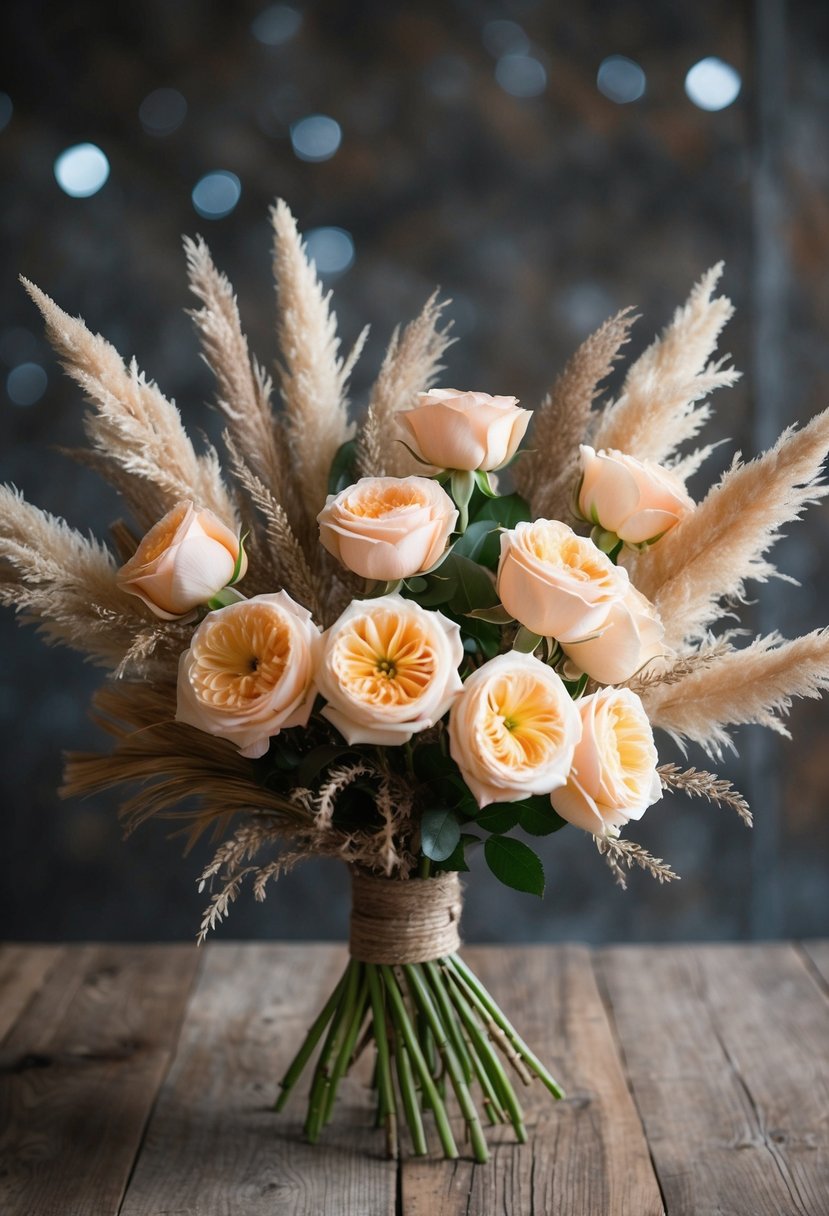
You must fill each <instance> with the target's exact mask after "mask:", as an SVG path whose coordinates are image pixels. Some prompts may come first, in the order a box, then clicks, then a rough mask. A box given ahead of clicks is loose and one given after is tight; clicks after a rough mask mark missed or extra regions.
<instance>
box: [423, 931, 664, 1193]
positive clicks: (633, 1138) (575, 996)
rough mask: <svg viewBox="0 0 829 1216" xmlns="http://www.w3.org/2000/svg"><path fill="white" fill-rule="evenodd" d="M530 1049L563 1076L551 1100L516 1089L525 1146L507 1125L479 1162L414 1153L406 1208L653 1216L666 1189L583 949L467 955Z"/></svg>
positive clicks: (538, 1089) (534, 1090) (536, 1089)
mask: <svg viewBox="0 0 829 1216" xmlns="http://www.w3.org/2000/svg"><path fill="white" fill-rule="evenodd" d="M464 957H465V958H466V959H467V961H468V962H469V964H470V966H471V967H473V969H474V970H475V971H476V972H477V974H478V975H479V976H480V978H481V980H482V981H483V982H484V984H486V986H487V987H488V988H489V989H490V991H491V992H492V994H493V996H495V998H496V999H497V1000H498V1001H499V1003H500V1004H501V1006H502V1008H503V1009H504V1012H505V1013H506V1014H507V1016H508V1017H509V1018H510V1019H511V1020H512V1021H513V1022H514V1023H515V1025H516V1028H517V1029H518V1030H519V1032H520V1033H521V1034H522V1035H523V1037H524V1038H525V1039H526V1040H527V1042H528V1043H529V1045H530V1046H531V1047H532V1048H533V1049H534V1050H536V1051H537V1052H538V1054H539V1055H540V1056H541V1058H542V1059H543V1060H544V1061H545V1063H546V1064H547V1065H548V1067H550V1069H551V1071H552V1072H553V1074H554V1075H555V1076H557V1077H558V1079H559V1080H560V1081H561V1082H562V1084H563V1085H564V1087H565V1089H566V1090H567V1093H568V1097H567V1099H566V1100H565V1101H563V1102H555V1101H554V1100H553V1099H552V1098H551V1097H550V1095H549V1094H548V1093H547V1091H546V1090H545V1089H544V1088H543V1087H542V1086H541V1085H540V1084H539V1083H536V1084H535V1085H533V1086H532V1087H531V1088H530V1089H528V1090H525V1089H523V1087H521V1092H520V1094H519V1099H520V1101H521V1102H522V1105H524V1106H525V1109H526V1111H527V1128H528V1131H529V1134H530V1139H529V1142H528V1143H527V1144H524V1145H519V1144H516V1143H515V1141H514V1139H513V1137H512V1136H511V1134H510V1130H511V1129H507V1128H503V1129H502V1128H499V1129H498V1130H497V1132H495V1131H493V1132H492V1134H491V1135H490V1132H489V1129H487V1136H488V1137H489V1139H490V1142H491V1145H492V1160H491V1161H490V1163H489V1164H488V1165H485V1166H476V1165H474V1164H473V1163H472V1161H471V1159H470V1158H469V1155H468V1150H467V1153H466V1154H465V1155H464V1157H463V1159H462V1160H460V1161H457V1162H446V1161H440V1160H423V1159H416V1160H407V1161H405V1162H404V1163H403V1166H402V1192H403V1211H404V1213H405V1214H406V1216H455V1214H458V1216H459V1214H460V1213H464V1216H465V1214H467V1213H475V1214H476V1216H477V1214H478V1213H480V1214H481V1216H483V1214H487V1216H489V1213H495V1212H504V1213H510V1214H512V1213H514V1214H515V1216H523V1214H524V1213H530V1212H536V1213H544V1216H557V1214H559V1213H560V1214H561V1216H574V1214H575V1213H608V1214H609V1213H613V1216H657V1214H659V1213H662V1212H663V1206H662V1200H661V1197H660V1194H659V1188H658V1186H657V1183H656V1179H655V1176H654V1173H653V1169H652V1167H651V1164H650V1158H649V1154H648V1148H647V1144H646V1141H645V1136H644V1132H643V1131H642V1127H641V1124H640V1122H639V1118H638V1116H637V1114H636V1110H635V1107H634V1105H633V1101H632V1100H631V1097H630V1094H629V1092H628V1089H627V1085H626V1082H625V1079H624V1074H623V1071H622V1067H621V1063H620V1060H619V1056H618V1053H617V1050H616V1046H615V1043H614V1039H613V1035H612V1032H611V1027H610V1024H609V1022H608V1018H607V1014H606V1012H605V1008H604V1006H603V1004H602V1000H601V997H600V995H599V992H598V989H597V986H596V981H595V977H594V974H593V969H592V965H591V960H590V953H589V951H588V950H586V949H585V948H584V947H579V946H563V947H554V948H553V947H547V946H544V947H523V948H518V947H500V948H493V947H491V948H484V949H481V948H478V949H470V950H468V951H464Z"/></svg>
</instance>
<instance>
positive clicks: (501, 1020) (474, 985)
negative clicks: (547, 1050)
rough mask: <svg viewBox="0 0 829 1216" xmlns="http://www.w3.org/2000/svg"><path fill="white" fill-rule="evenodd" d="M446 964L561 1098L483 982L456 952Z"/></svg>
mask: <svg viewBox="0 0 829 1216" xmlns="http://www.w3.org/2000/svg"><path fill="white" fill-rule="evenodd" d="M444 963H445V965H446V966H449V967H452V968H453V969H454V970H455V972H456V973H457V974H459V975H460V976H461V977H462V978H463V979H464V980H465V981H466V984H467V986H468V988H469V989H471V991H472V993H473V994H474V995H475V997H476V998H477V1003H478V1004H479V1005H480V1006H481V1007H482V1008H483V1009H484V1010H485V1011H486V1012H487V1013H488V1014H489V1015H490V1017H491V1018H492V1020H493V1021H494V1022H495V1024H496V1026H500V1028H501V1030H503V1032H504V1034H505V1035H506V1037H507V1040H508V1041H509V1042H510V1043H511V1044H512V1046H513V1047H514V1048H515V1050H516V1051H517V1052H518V1054H519V1056H520V1057H521V1059H522V1060H523V1061H524V1062H525V1064H527V1065H528V1066H529V1067H530V1068H531V1069H532V1071H533V1072H534V1073H535V1075H536V1076H537V1077H538V1079H539V1080H540V1081H541V1082H542V1084H543V1085H545V1086H546V1087H547V1089H549V1091H550V1093H551V1094H552V1095H553V1097H554V1098H563V1097H564V1090H563V1089H562V1088H561V1086H560V1085H559V1083H558V1081H556V1080H555V1079H554V1077H552V1076H551V1075H550V1073H549V1072H548V1071H547V1069H546V1068H545V1067H544V1065H543V1064H542V1063H541V1061H540V1060H539V1058H538V1056H537V1055H536V1054H535V1053H534V1052H533V1051H531V1050H530V1048H529V1047H528V1046H527V1044H526V1043H525V1042H524V1040H523V1039H522V1038H521V1036H520V1035H519V1034H518V1031H517V1030H516V1029H515V1027H514V1026H513V1025H512V1023H511V1022H510V1021H509V1019H508V1018H507V1017H506V1015H505V1014H503V1013H502V1012H501V1010H500V1009H499V1008H498V1006H497V1005H496V1003H495V1001H494V1000H493V999H492V997H491V996H490V995H489V993H488V992H487V990H486V988H484V986H483V984H482V983H481V982H480V980H479V979H478V978H477V976H476V975H474V973H473V972H472V971H470V970H469V968H468V967H467V965H466V963H464V962H463V960H462V959H461V958H460V956H459V955H457V954H450V955H448V957H447V958H446V959H445V960H444Z"/></svg>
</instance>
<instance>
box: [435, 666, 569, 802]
mask: <svg viewBox="0 0 829 1216" xmlns="http://www.w3.org/2000/svg"><path fill="white" fill-rule="evenodd" d="M580 737H581V719H580V717H579V713H578V710H577V709H576V706H575V704H574V703H573V701H572V700H571V698H570V696H569V694H568V692H567V689H566V688H565V687H564V684H563V682H562V681H561V679H560V678H559V677H558V676H557V675H556V673H555V672H554V671H553V670H552V669H551V668H550V667H548V666H547V665H546V664H545V663H542V662H541V661H540V660H539V659H536V658H534V657H533V656H532V655H529V654H518V653H517V652H512V653H510V654H501V655H498V657H497V658H495V659H490V661H489V662H488V663H484V665H483V667H479V668H478V670H477V671H476V672H474V673H473V674H472V675H471V676H470V677H469V679H468V680H467V681H466V683H465V684H464V686H463V692H462V694H461V695H460V697H459V698H458V699H457V701H456V702H455V704H454V705H453V706H452V712H451V714H450V716H449V749H450V751H451V753H452V758H453V760H454V761H455V763H456V764H457V766H458V768H459V769H460V771H461V774H462V776H463V779H464V781H465V782H466V784H467V785H468V786H469V788H470V790H471V791H472V793H473V794H474V796H475V799H476V801H477V803H478V805H479V806H481V807H485V806H488V805H489V803H491V802H517V801H518V800H519V799H521V798H526V797H528V796H529V795H530V794H549V793H550V792H551V791H552V790H554V789H557V788H558V787H559V786H561V785H564V783H565V781H566V780H567V774H568V773H569V771H570V764H571V762H572V759H573V751H574V749H575V746H576V744H577V743H578V741H579V739H580Z"/></svg>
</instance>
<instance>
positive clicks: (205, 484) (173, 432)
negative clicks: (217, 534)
mask: <svg viewBox="0 0 829 1216" xmlns="http://www.w3.org/2000/svg"><path fill="white" fill-rule="evenodd" d="M22 282H23V285H24V286H25V288H26V290H27V291H28V293H29V295H30V296H31V297H32V299H33V300H34V302H35V304H37V306H38V308H39V309H40V311H41V313H42V314H43V318H44V320H45V322H46V334H47V336H48V338H49V341H50V342H51V343H52V346H53V347H54V349H55V351H56V353H57V355H58V357H59V358H60V360H61V362H62V363H63V366H64V368H65V369H66V371H67V372H68V374H69V375H70V376H71V377H72V379H73V380H74V381H75V382H76V383H77V384H78V385H80V387H81V388H82V389H83V391H84V393H85V395H86V398H87V400H88V401H89V403H90V404H91V405H92V406H93V409H92V410H88V411H87V413H86V415H85V417H84V428H85V430H86V434H87V437H88V439H89V442H90V444H91V445H92V449H93V461H94V464H95V466H96V468H97V469H98V471H99V472H100V473H102V474H103V475H104V476H105V477H107V479H108V480H110V481H111V482H112V483H113V484H114V485H115V487H116V489H117V490H118V491H119V492H120V493H121V494H123V496H124V498H125V499H126V502H127V504H128V505H129V507H130V509H131V510H132V511H133V513H134V515H135V518H136V520H137V522H138V523H139V524H140V525H141V526H142V527H143V528H148V527H150V526H151V525H152V524H154V523H155V522H156V520H158V519H160V517H161V516H162V515H164V514H165V513H166V512H167V511H169V510H170V508H171V507H173V506H175V504H176V503H177V502H180V501H181V500H182V499H184V498H190V499H192V500H193V501H194V502H195V503H196V504H197V505H198V506H201V507H209V508H210V509H211V510H212V511H214V512H215V513H216V515H218V516H219V518H220V519H221V520H223V521H224V522H225V523H226V524H227V525H228V526H229V527H235V524H236V513H235V510H234V506H233V503H232V501H231V498H230V496H229V494H228V492H227V489H226V488H225V486H224V484H223V482H222V477H221V472H220V469H219V462H218V459H217V457H216V453H215V452H214V451H213V450H212V449H208V450H207V451H206V452H205V453H204V455H202V456H198V455H197V454H196V452H195V451H194V449H193V445H192V444H191V442H190V440H189V439H188V437H187V434H186V432H185V430H184V427H183V425H182V421H181V417H180V416H179V412H178V410H177V409H176V407H175V406H174V405H173V404H172V402H170V401H168V400H167V399H166V398H165V397H164V396H163V395H162V394H161V392H160V391H159V389H158V388H157V386H156V385H155V384H153V383H152V381H148V380H145V378H144V376H143V375H142V374H141V373H140V372H139V370H138V368H137V366H136V364H135V360H133V361H132V363H131V364H130V366H129V368H126V367H125V366H124V363H123V362H122V360H121V357H120V356H119V354H118V352H117V351H116V350H115V348H114V347H113V346H111V345H110V344H109V342H107V341H106V340H105V339H104V338H102V337H101V335H100V334H92V333H90V331H89V330H88V329H87V328H86V326H85V325H84V323H83V321H81V320H80V318H75V317H70V316H69V315H68V313H65V312H64V311H63V310H62V309H61V308H59V307H58V306H57V304H55V302H54V301H53V300H50V299H49V297H48V296H47V295H45V293H44V292H42V291H41V290H40V289H39V288H38V287H35V285H34V284H33V283H30V282H29V281H28V280H27V279H23V280H22Z"/></svg>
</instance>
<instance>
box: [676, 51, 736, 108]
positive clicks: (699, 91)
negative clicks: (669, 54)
mask: <svg viewBox="0 0 829 1216" xmlns="http://www.w3.org/2000/svg"><path fill="white" fill-rule="evenodd" d="M741 86H742V80H741V78H740V73H739V72H738V71H737V69H736V68H733V67H732V66H731V64H730V63H726V62H725V60H724V59H717V58H716V57H714V56H713V55H712V56H709V57H708V58H707V59H700V61H699V63H695V64H694V66H693V67H692V68H691V69H690V70H689V71H688V75H687V76H686V77H685V92H686V93H687V94H688V96H689V98H690V99H691V101H692V102H693V103H694V105H695V106H699V108H700V109H701V110H724V109H725V108H726V106H730V105H731V104H732V102H735V101H736V100H737V98H738V97H739V96H740V88H741Z"/></svg>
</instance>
